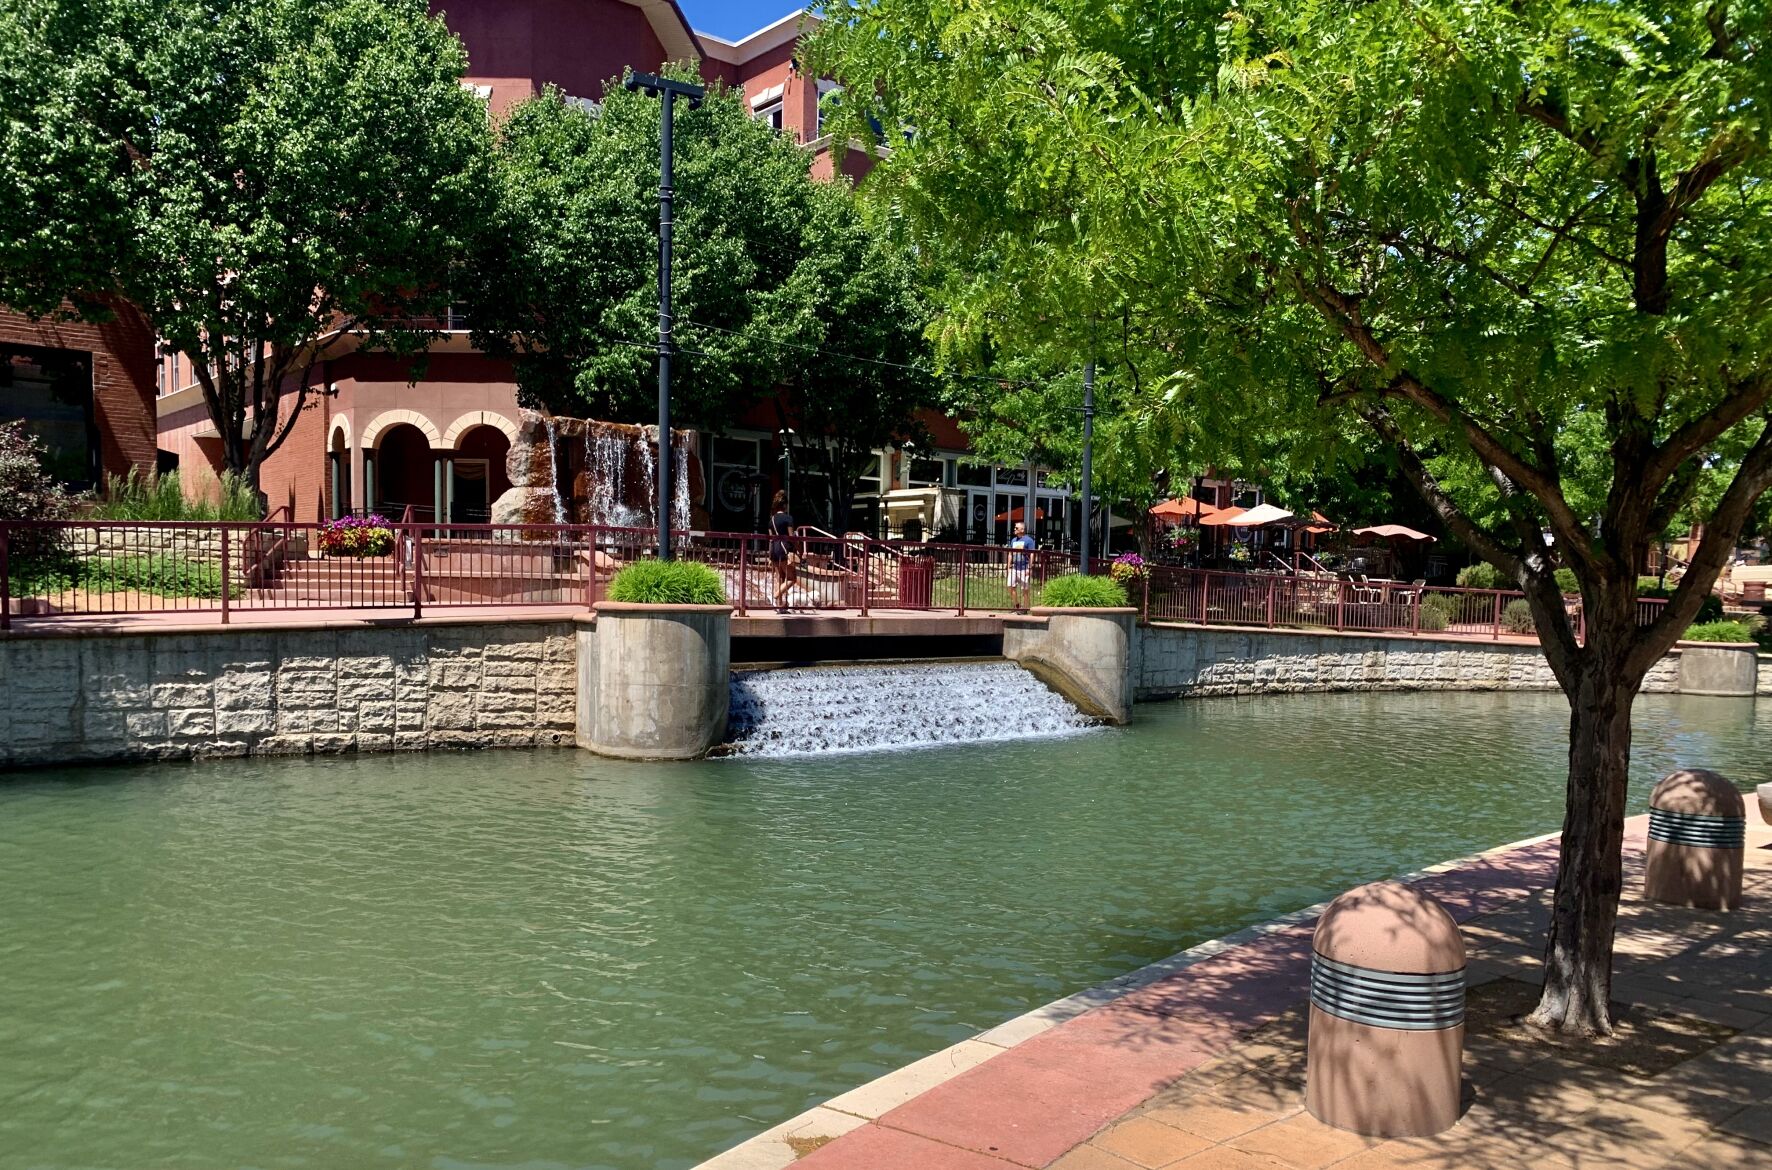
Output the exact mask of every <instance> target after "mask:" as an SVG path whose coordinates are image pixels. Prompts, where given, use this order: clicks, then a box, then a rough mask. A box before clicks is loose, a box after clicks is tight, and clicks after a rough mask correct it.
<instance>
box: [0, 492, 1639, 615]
mask: <svg viewBox="0 0 1772 1170" xmlns="http://www.w3.org/2000/svg"><path fill="white" fill-rule="evenodd" d="M330 529H332V525H330V524H316V523H298V522H294V521H292V520H290V519H289V512H288V510H287V509H279V510H278V511H277V512H275V513H273V517H272V519H269V520H265V521H261V522H257V523H235V522H193V521H173V522H154V523H148V522H141V523H131V522H123V521H94V520H76V521H24V522H16V523H7V524H0V628H6V627H8V626H10V624H11V619H12V616H13V612H14V610H15V608H16V610H17V612H19V613H21V614H27V615H38V616H54V615H58V614H115V615H124V614H160V613H204V614H219V615H220V619H221V620H222V621H223V622H228V621H230V620H231V619H232V617H233V615H234V614H236V613H245V612H262V611H314V610H403V611H406V612H409V613H410V614H411V615H412V616H414V617H418V616H422V615H423V613H424V611H425V607H426V606H449V607H500V606H571V607H574V608H584V607H588V606H590V605H594V604H595V603H596V602H597V601H598V600H600V599H601V598H603V597H605V596H606V595H607V590H608V584H609V581H610V579H611V578H612V577H613V576H614V575H615V573H616V572H618V571H619V570H620V569H621V568H622V566H624V565H626V564H629V563H631V562H633V561H636V560H642V559H645V558H648V557H650V556H652V555H653V553H654V547H655V542H656V539H657V532H656V531H655V530H653V529H651V528H615V527H603V526H596V525H584V524H551V523H541V524H440V523H436V522H427V521H424V520H422V519H420V518H419V517H418V515H417V510H416V509H411V508H408V509H405V510H404V514H403V516H402V519H401V520H400V521H398V522H393V523H390V524H388V525H387V526H386V528H385V529H384V530H381V531H380V532H378V533H377V534H376V535H375V536H373V537H370V538H364V539H363V541H362V543H359V544H356V545H350V546H345V545H341V544H340V543H339V542H338V540H337V538H336V537H334V538H331V539H329V538H328V535H327V534H328V531H329V530H330ZM359 531H361V530H359ZM673 543H674V546H675V548H676V549H677V551H678V555H680V556H681V557H683V558H684V559H686V560H696V561H701V562H703V563H705V564H707V565H709V566H711V567H712V568H713V569H714V570H715V571H716V572H717V573H719V574H720V576H721V579H722V581H723V582H724V584H725V587H726V595H727V597H728V598H730V599H731V601H732V603H733V605H734V607H735V608H736V609H737V611H738V613H739V614H741V615H745V614H749V613H750V612H751V611H753V610H759V611H770V610H773V609H775V608H777V606H778V605H780V606H781V607H783V608H787V609H790V610H813V611H830V610H845V611H855V612H859V613H861V614H864V615H865V614H868V613H870V612H873V611H875V610H910V611H918V612H952V613H954V614H957V615H962V616H963V615H965V614H967V613H977V612H1004V611H1008V610H1011V609H1014V608H1016V607H1017V604H1018V603H1021V604H1025V603H1027V602H1029V601H1031V600H1032V599H1034V598H1037V597H1038V595H1039V592H1040V589H1041V587H1042V586H1043V585H1044V584H1045V583H1046V582H1047V581H1049V580H1050V579H1051V578H1053V577H1055V576H1058V575H1060V574H1063V573H1069V572H1073V571H1074V570H1075V568H1076V560H1075V558H1074V557H1073V556H1072V555H1071V554H1070V553H1068V552H1060V551H1055V550H1049V549H1032V550H1017V549H1009V548H1003V547H999V546H996V545H976V544H937V543H915V544H912V543H902V542H887V541H879V540H873V539H871V538H868V537H862V536H857V535H854V534H850V535H844V536H837V535H834V534H832V533H828V532H822V531H820V530H818V529H801V530H798V531H796V532H795V533H794V534H793V535H789V536H771V535H769V534H767V533H736V532H703V531H684V532H679V533H677V534H676V536H675V538H674V542H673ZM1094 568H1095V569H1096V571H1097V572H1107V571H1109V565H1108V563H1107V562H1101V563H1098V564H1097V565H1096V566H1094ZM784 585H785V588H782V587H783V586H784ZM1522 596H1523V595H1522V594H1520V593H1517V592H1511V591H1507V590H1499V589H1458V588H1450V587H1445V588H1442V587H1431V586H1424V585H1420V584H1414V583H1409V584H1404V583H1399V582H1381V581H1371V582H1367V581H1351V580H1346V579H1341V578H1334V577H1322V576H1292V575H1287V574H1280V573H1260V572H1243V573H1229V572H1218V571H1213V570H1203V569H1185V568H1176V567H1171V566H1152V567H1151V568H1150V569H1149V577H1148V578H1147V580H1146V582H1145V585H1144V587H1143V588H1142V589H1138V590H1135V596H1134V598H1133V600H1134V603H1135V604H1136V605H1138V606H1139V608H1140V610H1141V613H1142V616H1143V618H1144V619H1145V620H1146V621H1157V622H1188V623H1196V624H1203V625H1234V626H1262V627H1268V628H1293V629H1328V630H1351V631H1366V632H1375V633H1376V632H1383V633H1405V634H1428V633H1447V634H1454V635H1460V636H1464V637H1484V638H1490V639H1500V638H1501V637H1503V636H1508V635H1513V636H1531V634H1532V629H1531V626H1530V622H1529V620H1528V621H1527V622H1526V623H1525V624H1524V625H1523V626H1522V624H1521V618H1520V615H1519V613H1518V610H1519V608H1520V607H1518V606H1515V607H1514V609H1513V610H1512V611H1510V608H1509V607H1510V604H1511V603H1513V602H1516V601H1518V600H1520V599H1521V598H1522ZM1566 604H1567V605H1568V606H1569V607H1570V608H1569V612H1570V617H1571V620H1572V621H1573V623H1574V625H1575V630H1576V635H1577V637H1580V636H1582V635H1583V634H1584V632H1585V631H1584V615H1583V613H1582V610H1581V600H1580V598H1578V597H1570V598H1567V599H1566ZM1664 604H1665V602H1663V601H1661V600H1659V599H1655V598H1641V599H1639V600H1638V603H1637V608H1638V620H1639V621H1641V622H1643V623H1644V624H1647V623H1650V622H1653V621H1654V620H1655V617H1656V615H1657V614H1659V613H1660V612H1661V606H1662V605H1664Z"/></svg>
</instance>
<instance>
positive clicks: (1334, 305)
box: [1289, 272, 1595, 565]
mask: <svg viewBox="0 0 1772 1170" xmlns="http://www.w3.org/2000/svg"><path fill="white" fill-rule="evenodd" d="M1289 276H1290V278H1291V280H1292V283H1293V287H1294V288H1295V289H1296V290H1297V291H1298V293H1299V295H1300V296H1302V297H1303V298H1304V300H1305V302H1306V303H1307V304H1310V305H1311V306H1312V307H1314V308H1316V309H1317V311H1318V312H1319V313H1321V314H1322V315H1323V317H1324V319H1325V320H1327V321H1328V322H1329V323H1330V324H1331V325H1333V326H1335V327H1336V328H1337V329H1338V330H1339V331H1340V332H1341V333H1342V335H1343V336H1344V337H1346V338H1347V339H1348V340H1349V341H1350V342H1351V343H1352V344H1353V345H1354V347H1355V348H1356V349H1357V350H1359V351H1360V353H1361V355H1362V356H1364V357H1365V358H1366V359H1367V360H1368V361H1370V362H1371V363H1372V364H1374V365H1376V366H1378V367H1379V368H1380V369H1384V370H1391V369H1393V368H1394V366H1393V363H1392V360H1391V355H1390V352H1389V351H1388V350H1387V349H1386V348H1385V346H1384V344H1383V343H1382V342H1380V341H1379V340H1378V338H1377V337H1376V336H1375V335H1374V334H1373V333H1372V330H1371V329H1370V327H1368V326H1367V325H1366V323H1365V322H1364V321H1362V320H1361V319H1360V312H1359V305H1358V303H1357V302H1355V301H1354V300H1353V299H1352V298H1350V297H1348V296H1347V295H1346V294H1344V293H1342V292H1340V291H1339V290H1337V289H1333V288H1329V287H1326V286H1323V285H1312V284H1310V283H1308V282H1306V281H1305V280H1304V279H1303V277H1302V275H1300V274H1299V273H1297V272H1292V273H1290V274H1289ZM1385 393H1386V395H1387V396H1390V397H1401V398H1405V399H1407V400H1408V401H1410V402H1412V403H1414V404H1415V405H1416V406H1419V407H1421V408H1422V409H1423V410H1425V411H1427V412H1428V414H1430V415H1432V416H1433V417H1434V418H1435V419H1436V420H1437V421H1438V422H1440V423H1441V424H1442V425H1444V426H1447V427H1451V428H1453V429H1455V430H1456V431H1458V432H1459V433H1460V434H1461V435H1463V436H1464V439H1465V441H1466V442H1467V443H1469V444H1470V447H1471V450H1473V451H1475V452H1476V454H1477V457H1478V458H1479V459H1481V460H1483V462H1484V463H1485V464H1488V465H1489V466H1491V467H1493V468H1495V469H1497V470H1499V471H1501V472H1502V473H1503V474H1505V475H1506V476H1507V477H1508V478H1509V479H1510V480H1512V481H1513V482H1514V483H1516V484H1518V485H1519V486H1520V487H1521V488H1524V489H1525V490H1526V491H1528V492H1530V493H1531V494H1532V496H1533V497H1534V498H1535V499H1537V500H1538V502H1539V503H1540V504H1541V505H1543V507H1544V510H1545V514H1546V516H1548V517H1549V519H1550V524H1551V530H1552V531H1553V532H1555V533H1556V537H1557V540H1558V541H1559V542H1560V543H1563V544H1565V545H1566V546H1567V547H1568V548H1569V550H1570V555H1571V556H1572V557H1574V558H1576V559H1577V560H1580V561H1582V562H1584V563H1586V564H1589V565H1591V564H1592V563H1593V561H1594V559H1595V554H1594V548H1593V543H1592V541H1591V540H1589V538H1588V535H1587V532H1586V530H1585V529H1584V528H1583V527H1582V524H1581V520H1580V518H1579V517H1577V516H1576V515H1575V513H1574V511H1573V510H1571V509H1570V507H1569V503H1568V501H1567V500H1565V499H1564V498H1563V491H1562V486H1561V485H1560V484H1559V483H1558V482H1557V479H1556V476H1555V475H1554V473H1552V472H1549V471H1546V470H1545V469H1544V468H1540V467H1536V466H1534V465H1532V464H1530V463H1528V462H1527V461H1526V460H1525V459H1523V458H1521V457H1520V456H1519V455H1517V454H1515V453H1514V452H1513V451H1512V450H1510V449H1509V448H1508V446H1507V445H1506V444H1505V443H1503V442H1502V441H1501V440H1500V439H1499V438H1497V437H1496V436H1495V435H1494V434H1493V433H1492V432H1490V431H1489V430H1488V429H1487V428H1485V427H1484V426H1482V425H1481V424H1479V423H1478V422H1477V421H1476V420H1475V419H1473V418H1471V417H1470V415H1469V414H1467V413H1466V412H1465V411H1464V410H1463V409H1462V408H1461V407H1459V405H1458V404H1457V403H1455V402H1453V401H1452V400H1451V399H1449V398H1446V397H1444V396H1443V395H1441V394H1439V393H1438V392H1436V391H1434V390H1432V389H1431V388H1429V387H1428V386H1427V385H1426V384H1425V383H1423V382H1422V381H1421V380H1420V379H1419V378H1417V377H1416V376H1415V375H1414V374H1412V373H1410V372H1409V371H1407V370H1398V371H1397V372H1396V373H1394V374H1393V375H1392V377H1391V381H1390V383H1389V385H1388V386H1387V387H1386V390H1385Z"/></svg>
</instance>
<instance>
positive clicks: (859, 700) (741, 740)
mask: <svg viewBox="0 0 1772 1170" xmlns="http://www.w3.org/2000/svg"><path fill="white" fill-rule="evenodd" d="M1094 725H1095V721H1094V720H1092V719H1090V718H1088V717H1087V716H1085V715H1083V714H1082V713H1081V712H1079V711H1078V710H1077V709H1076V708H1075V707H1073V706H1072V705H1071V704H1070V701H1069V700H1067V699H1065V698H1064V697H1063V696H1061V695H1058V694H1055V693H1053V692H1052V691H1051V690H1049V689H1048V688H1047V687H1046V685H1045V684H1044V683H1042V682H1041V681H1040V680H1039V679H1037V678H1035V677H1034V676H1033V675H1031V674H1029V673H1028V672H1027V671H1025V670H1023V669H1022V668H1021V667H1019V666H1016V665H1015V664H1014V663H1010V662H930V663H917V664H890V665H887V664H883V665H879V666H841V667H818V666H810V667H792V668H787V669H783V670H744V671H734V672H733V674H732V710H731V714H730V716H729V717H728V723H727V738H728V740H729V743H730V750H732V751H734V752H739V753H743V754H745V755H753V756H793V755H809V754H814V753H824V752H844V751H869V750H879V749H886V748H906V747H927V746H930V745H933V744H942V743H983V742H986V741H990V740H1017V739H1031V738H1034V737H1039V736H1052V735H1070V734H1074V733H1076V732H1078V731H1081V730H1083V729H1084V728H1087V727H1092V726H1094Z"/></svg>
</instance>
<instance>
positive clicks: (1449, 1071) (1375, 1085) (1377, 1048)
mask: <svg viewBox="0 0 1772 1170" xmlns="http://www.w3.org/2000/svg"><path fill="white" fill-rule="evenodd" d="M1311 947H1312V954H1311V997H1310V998H1311V1006H1310V1038H1309V1041H1308V1043H1307V1049H1306V1052H1307V1056H1306V1071H1305V1088H1304V1103H1305V1108H1307V1109H1309V1110H1310V1112H1311V1115H1312V1116H1314V1117H1316V1118H1317V1120H1319V1121H1321V1122H1323V1123H1324V1124H1325V1125H1332V1126H1335V1127H1336V1128H1337V1129H1346V1130H1352V1131H1353V1132H1354V1133H1359V1134H1367V1135H1369V1136H1372V1137H1385V1138H1398V1137H1426V1136H1428V1135H1429V1134H1436V1133H1439V1132H1440V1131H1441V1130H1444V1129H1448V1128H1450V1127H1451V1126H1452V1125H1453V1124H1454V1123H1455V1122H1456V1121H1457V1120H1458V1102H1459V1063H1460V1061H1461V1060H1462V1059H1463V1056H1464V939H1463V937H1462V936H1461V935H1460V934H1459V933H1458V924H1457V923H1456V922H1454V921H1453V920H1452V915H1450V914H1448V913H1447V912H1446V908H1445V907H1444V906H1442V905H1440V903H1439V902H1438V901H1436V900H1435V899H1434V898H1433V897H1432V896H1431V895H1429V894H1426V893H1423V892H1422V891H1420V890H1418V889H1416V888H1415V887H1414V886H1410V885H1406V884H1404V883H1402V882H1388V881H1387V882H1373V883H1372V884H1371V885H1365V886H1359V887H1356V888H1355V889H1352V890H1349V891H1348V892H1347V893H1345V894H1343V895H1342V896H1341V897H1339V898H1337V899H1335V901H1333V902H1331V903H1330V904H1329V908H1328V909H1327V910H1325V911H1324V912H1323V917H1322V919H1321V920H1320V921H1319V922H1318V923H1317V932H1316V935H1315V937H1314V938H1313V939H1312V943H1311Z"/></svg>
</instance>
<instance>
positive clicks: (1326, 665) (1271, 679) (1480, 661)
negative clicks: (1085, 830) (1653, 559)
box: [1133, 625, 1772, 701]
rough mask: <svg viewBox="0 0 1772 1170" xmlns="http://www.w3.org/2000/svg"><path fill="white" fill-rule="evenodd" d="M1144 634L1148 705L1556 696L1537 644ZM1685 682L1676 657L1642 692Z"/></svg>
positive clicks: (1142, 691)
mask: <svg viewBox="0 0 1772 1170" xmlns="http://www.w3.org/2000/svg"><path fill="white" fill-rule="evenodd" d="M1139 633H1140V638H1139V641H1138V649H1137V653H1136V655H1135V657H1134V665H1133V669H1134V672H1135V676H1136V678H1137V680H1138V682H1137V693H1138V698H1139V700H1140V701H1148V700H1152V699H1167V698H1175V697H1179V696H1183V695H1249V694H1261V693H1264V692H1274V693H1287V692H1295V691H1349V690H1361V691H1415V690H1464V691H1492V690H1516V691H1554V690H1556V689H1557V683H1556V679H1555V678H1554V677H1552V675H1551V671H1550V664H1549V663H1547V662H1546V661H1545V659H1544V654H1543V653H1542V652H1541V651H1540V650H1539V648H1538V647H1537V646H1535V645H1525V644H1512V643H1493V644H1489V643H1482V642H1470V641H1454V640H1449V639H1448V640H1438V639H1433V638H1375V637H1371V636H1368V635H1354V634H1330V633H1290V632H1286V631H1278V630H1232V629H1222V628H1200V627H1192V626H1162V625H1155V626H1147V627H1143V628H1142V629H1141V630H1140V631H1139ZM1761 680H1762V684H1764V683H1766V682H1768V681H1772V671H1766V670H1765V669H1764V667H1762V674H1761ZM1678 682H1679V659H1678V657H1677V656H1675V655H1669V656H1668V657H1666V658H1664V659H1662V660H1661V661H1660V662H1659V663H1657V664H1656V665H1655V667H1654V668H1653V669H1652V670H1651V671H1650V672H1649V677H1648V679H1647V680H1646V681H1645V683H1644V687H1643V689H1644V690H1645V691H1652V692H1653V691H1672V690H1675V689H1676V688H1677V685H1678ZM1764 689H1765V688H1764V685H1762V690H1764Z"/></svg>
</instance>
